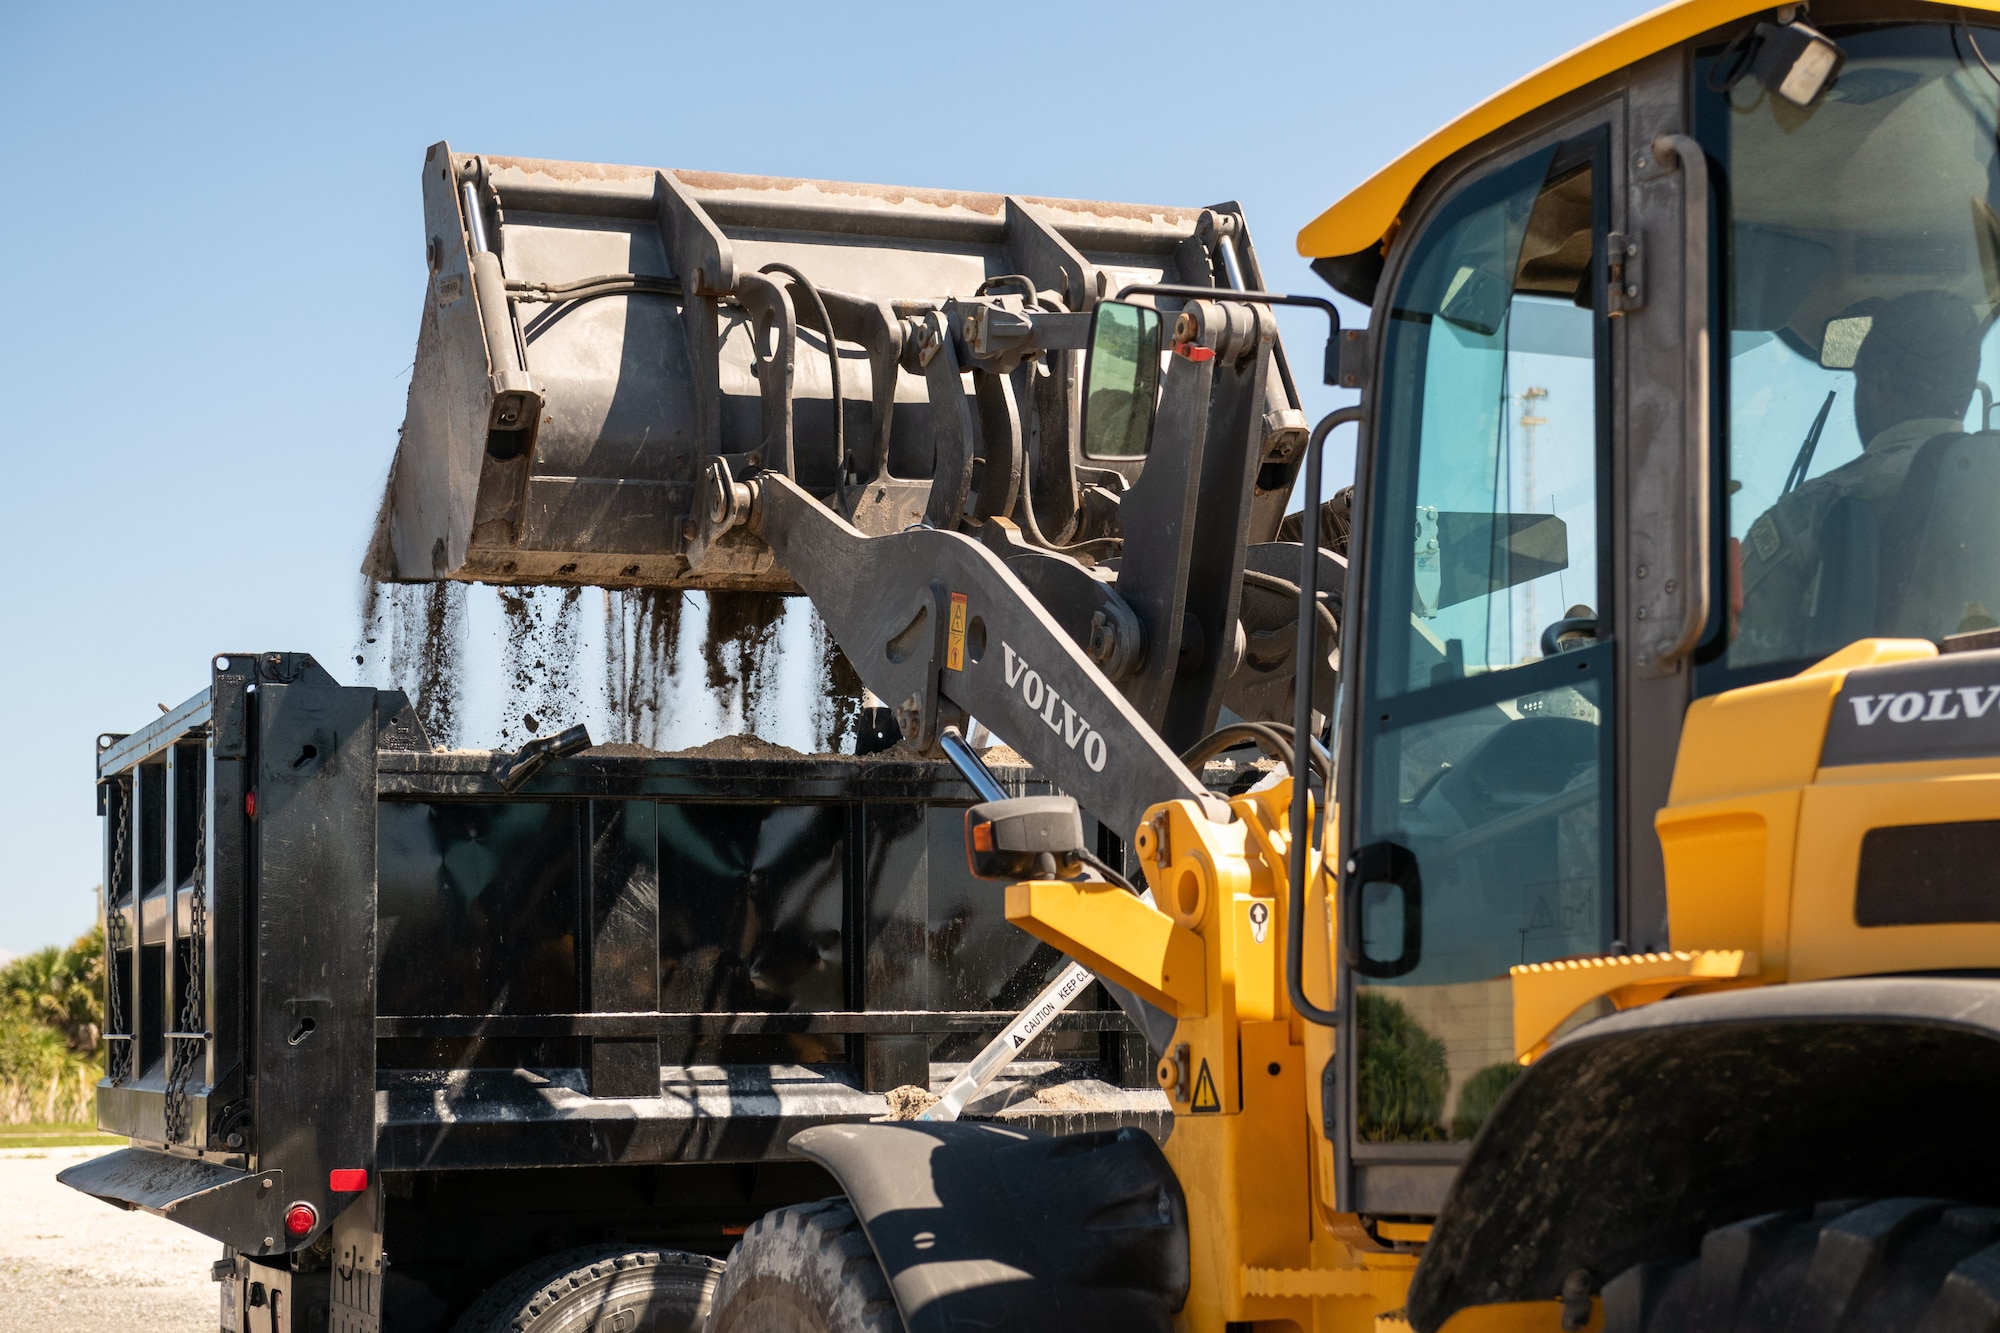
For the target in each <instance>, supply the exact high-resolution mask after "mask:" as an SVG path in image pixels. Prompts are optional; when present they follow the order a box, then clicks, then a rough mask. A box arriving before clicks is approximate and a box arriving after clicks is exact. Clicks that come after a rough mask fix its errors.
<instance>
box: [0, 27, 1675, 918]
mask: <svg viewBox="0 0 2000 1333" xmlns="http://www.w3.org/2000/svg"><path fill="white" fill-rule="evenodd" d="M1646 7H1647V6H1645V5H1643V4H1637V3H1606V2H1605V0H1598V2H1597V3H1585V2H1584V0H1539V2H1530V3H1522V4H1511V5H1493V4H1490V3H1487V4H1474V3H1433V4H1427V5H1423V6H1416V5H1381V4H1369V5H1362V4H1352V3H1334V4H1276V3H1273V4H1255V3H1240V4H1237V5H1234V6H1230V7H1227V8H1224V9H1217V8H1216V7H1214V6H1210V5H1200V6H1196V5H1180V4H1153V5H1148V6H1143V7H1141V6H1134V5H1117V6H1112V5H1093V4H1089V3H1081V4H1070V5H1064V6H1060V7H1057V6H1025V7H1017V8H1014V9H1011V10H1009V11H1008V12H1007V16H1006V18H1005V20H1004V21H1001V22H997V23H993V22H989V21H987V16H990V15H991V14H992V13H993V12H994V11H992V10H991V9H988V8H983V7H975V6H970V5H967V6H931V7H916V6H907V5H894V6H891V5H838V4H835V5H829V4H813V5H803V4H801V5H786V4H754V3H735V4H729V5H720V4H709V5H696V6H675V5H636V4H634V5H619V4H565V5H541V6H528V5H512V4H506V3H489V4H482V5H480V6H477V7H471V6H467V7H462V8H460V7H446V6H431V7H423V8H419V7H416V6H406V5H399V6H394V7H391V6H387V5H368V4H346V5H339V6H311V7H308V6H278V5H261V6H254V7H253V6H240V7H228V6H172V7H168V6H141V5H129V6H107V5H88V4H75V5H30V4H25V3H15V4H12V5H7V6H0V256H5V262H6V274H5V287H6V290H7V296H8V303H9V304H10V306H11V307H12V308H13V309H14V311H15V312H16V313H15V314H14V316H13V317H11V318H10V319H7V320H5V321H4V322H0V365H4V366H5V367H6V370H7V373H6V376H5V380H4V383H5V385H6V389H5V394H6V411H5V421H6V435H5V441H6V443H5V445H4V446H0V447H4V450H5V455H4V456H5V462H6V478H5V481H4V483H0V558H4V561H5V567H6V570H7V573H8V578H7V582H6V584H5V589H4V592H0V598H4V602H5V617H4V620H3V621H0V624H4V625H5V627H6V633H5V635H4V637H0V647H4V651H0V698H5V699H6V700H7V701H8V705H9V709H8V712H9V717H8V726H7V728H6V735H7V738H8V741H9V745H8V751H9V762H8V763H6V764H5V765H0V846H4V847H5V848H6V851H7V854H6V856H5V859H4V862H0V951H13V952H20V951H24V950H27V949H31V948H35V947H38V946H40V945H42V944H45V943H51V942H55V941H58V940H63V939H67V938H68V937H70V936H72V935H74V934H75V933H76V932H77V931H79V930H81V929H83V928H84V926H85V925H86V924H87V923H88V922H89V920H90V918H91V914H92V911H93V897H92V890H93V886H94V885H95V884H96V883H97V881H98V878H99V874H100V869H99V850H98V849H99V831H98V821H97V819H96V817H95V814H94V804H93V799H92V790H91V784H92V781H93V776H94V774H93V768H92V762H91V754H92V738H93V737H94V736H95V735H96V734H97V733H98V732H100V731H106V730H114V731H129V730H132V729H134V728H136V727H137V726H140V725H142V724H143V723H144V722H145V720H146V719H147V718H148V717H151V716H154V715H156V713H157V709H156V707H155V705H156V704H157V703H162V702H164V703H169V704H172V703H177V702H179V701H180V700H181V699H183V698H185V697H186V696H188V695H189V694H191V693H193V692H194V691H195V690H197V689H198V688H200V687H201V686H202V685H203V684H204V683H205V680H206V664H207V661H208V658H209V657H210V656H212V655H213V654H214V653H216V652H217V651H218V650H223V649H251V650H257V649H303V650H306V651H310V652H312V653H314V654H316V655H318V656H319V657H320V658H321V659H322V660H323V661H325V662H327V663H329V664H334V665H335V667H336V672H337V674H338V666H339V664H342V663H351V662H352V660H353V659H352V657H351V655H350V654H351V651H352V646H353V644H354V640H355V627H356V620H357V605H358V594H359V578H358V575H357V573H356V570H357V566H358V564H359V560H360V556H361V551H362V547H363V545H364V543H365V541H366V538H367V535H368V526H369V521H370V519H371V517H372V515H373V513H374V509H375V503H376V500H377V498H378V495H379V489H380V485H381V481H382V477H383V474H384V471H385V469H386V468H387V465H388V460H389V456H390V453H391V451H392V450H393V448H394V444H395V438H396V427H397V425H398V424H399V423H400V422H401V420H402V415H403V398H404V393H405V390H406V387H407V378H406V373H407V369H408V367H409V364H410V360H411V355H412V352H413V350H414V347H415V339H416V327H417V314H418V309H419V302H420V300H421V298H422V293H423V287H424V267H423V251H422V243H423V236H422V228H421V223H420V211H419V195H418V185H417V179H418V178H417V172H418V168H419V166H420V164H421V163H422V160H423V152H424V148H425V146H426V145H428V144H430V143H432V142H434V141H436V140H439V139H449V140H450V141H451V142H452V144H453V145H454V146H455V147H457V148H461V149H463V150H466V151H472V152H489V153H499V154H513V155H524V156H535V157H552V158H574V159H581V160H587V161H608V162H630V163H639V164H644V165H650V166H668V167H693V168H705V169H710V170H722V171H738V172H754V173H768V174H773V175H788V176H819V177H831V178H835V179H849V180H863V181H883V182H891V183H896V184H907V185H929V186H940V187H956V188H963V189H976V190H992V191H1005V192H1018V193H1023V194H1041V195H1064V196H1076V197H1083V198H1104V199H1117V200H1130V201H1143V202H1159V203H1173V204H1204V203H1211V202H1216V201H1220V200H1225V199H1237V200H1241V201H1242V202H1243V204H1244V205H1245V208H1246V211H1247V216H1248V217H1249V219H1250V222H1251V226H1252V228H1253V230H1254V232H1255V234H1256V236H1257V238H1258V241H1259V253H1260V256H1261V258H1262V259H1263V262H1264V265H1265V272H1266V274H1267V275H1268V276H1269V278H1270V280H1271V282H1272V283H1273V284H1274V285H1278V286H1288V287H1291V288H1294V289H1303V290H1323V288H1321V287H1320V286H1319V284H1318V282H1317V280H1316V279H1315V278H1314V277H1313V276H1312V275H1311V273H1310V272H1309V271H1308V270H1307V269H1306V268H1305V266H1304V264H1303V263H1302V262H1301V261H1299V260H1298V259H1296V258H1295V257H1294V256H1293V254H1292V246H1291V240H1292V235H1293V233H1294V232H1295V231H1296V230H1297V228H1298V227H1299V226H1300V225H1301V224H1302V223H1304V222H1305V221H1306V220H1308V219H1309V218H1310V217H1311V216H1312V215H1313V214H1315V213H1316V212H1318V211H1319V210H1320V209H1321V208H1323V207H1325V206H1326V205H1327V204H1329V203H1331V202H1332V201H1333V200H1334V199H1336V198H1337V197H1339V195H1340V194H1341V193H1342V192H1343V191H1344V190H1346V189H1347V188H1348V187H1350V186H1352V185H1354V184H1356V183H1357V182H1359V181H1360V180H1361V179H1363V178H1364V177H1365V176H1366V175H1367V174H1368V173H1369V172H1370V171H1371V170H1372V169H1373V168H1374V167H1376V166H1377V165H1379V164H1380V163H1381V162H1383V161H1384V160H1386V159H1387V158H1389V157H1390V156H1392V155H1393V154H1395V153H1396V152H1398V151H1400V150H1401V149H1402V148H1404V147H1406V146H1407V145H1408V144H1409V143H1411V142H1413V141H1414V140H1415V139H1417V138H1419V137H1421V136H1422V135H1423V134H1424V133H1425V132H1427V131H1429V130H1430V129H1432V128H1434V127H1435V126H1436V125H1438V124H1439V123H1441V122H1442V121H1443V120H1445V119H1446V118H1448V117H1449V116H1450V115H1451V114H1453V113H1454V112H1456V111H1457V110H1459V109H1461V108H1462V107H1464V106H1466V105H1469V104H1471V103H1472V102H1474V101H1476V100H1478V99H1479V98H1481V97H1483V96H1485V95H1486V94H1487V93H1489V92H1491V91H1493V90H1494V89H1496V88H1499V87H1500V86H1502V85H1503V84H1505V83H1507V82H1508V81H1510V80H1512V79H1513V78H1515V77H1517V76H1519V75H1520V74H1523V73H1525V72H1527V71H1528V70H1529V69H1531V68H1533V67H1534V66H1536V65H1538V64H1540V63H1542V62H1543V61H1545V60H1548V59H1550V58H1552V57H1554V56H1556V55H1559V54H1561V53H1562V52H1563V51H1565V50H1567V49H1568V48H1570V47H1572V46H1574V45H1576V44H1578V43H1579V42H1582V41H1584V40H1587V39H1588V38H1589V37H1591V36H1592V35H1594V34H1595V33H1596V32H1598V31H1600V30H1602V29H1603V28H1606V27H1609V26H1611V25H1613V24H1615V23H1617V22H1621V21H1623V20H1624V19H1626V18H1629V17H1631V16H1632V15H1634V14H1637V13H1639V12H1641V11H1642V10H1643V9H1644V8H1646ZM912 14H915V15H917V16H916V17H910V15H912ZM1176 52H1185V53H1188V54H1189V55H1190V56H1192V57H1195V58H1196V60H1198V63H1196V61H1189V62H1187V63H1182V62H1180V61H1177V59H1176ZM1287 327H1288V330H1289V331H1290V335H1291V341H1292V344H1293V348H1294V351H1293V355H1294V356H1295V357H1297V358H1301V359H1302V360H1304V361H1306V362H1307V363H1310V361H1311V360H1312V359H1314V356H1315V353H1316V348H1317V345H1318V344H1317V335H1316V331H1315V330H1314V329H1313V328H1312V326H1311V324H1310V323H1309V322H1293V323H1290V324H1288V326H1287ZM1316 393H1317V396H1315V397H1313V398H1312V399H1310V400H1309V402H1308V406H1309V407H1312V408H1325V407H1327V406H1331V405H1332V403H1333V401H1334V400H1333V399H1332V398H1331V397H1330V396H1329V395H1327V394H1326V393H1325V392H1324V391H1316ZM727 721H728V719H726V718H722V717H720V716H718V717H717V718H715V719H712V720H705V719H703V718H701V717H699V716H696V717H695V718H694V719H693V721H691V722H690V723H689V725H690V726H694V727H697V728H698V727H700V726H702V725H704V724H706V725H712V726H715V727H717V728H718V729H719V728H721V727H722V726H724V724H726V722H727ZM731 729H733V728H731ZM681 739H684V740H695V741H698V740H701V739H704V737H703V736H701V735H692V736H685V737H682V738H681Z"/></svg>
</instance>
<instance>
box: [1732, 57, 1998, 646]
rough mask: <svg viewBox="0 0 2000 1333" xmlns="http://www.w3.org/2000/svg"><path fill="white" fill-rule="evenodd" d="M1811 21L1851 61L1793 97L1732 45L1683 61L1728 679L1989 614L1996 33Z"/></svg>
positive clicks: (1969, 626)
mask: <svg viewBox="0 0 2000 1333" xmlns="http://www.w3.org/2000/svg"><path fill="white" fill-rule="evenodd" d="M1829 35H1831V36H1832V37H1833V38H1834V39H1835V40H1836V41H1838V42H1839V44H1840V46H1841V48H1842V49H1843V50H1844V51H1845V52H1846V55H1847V61H1846V64H1845V66H1844V67H1843V68H1842V69H1841V71H1840V73H1839V76H1838V78H1837V79H1836V81H1835V82H1834V84H1833V86H1832V87H1831V88H1830V89H1829V90H1828V91H1827V92H1826V93H1824V94H1823V95H1822V96H1821V97H1820V99H1819V100H1818V101H1817V102H1815V103H1814V104H1813V105H1811V106H1810V107H1805V108H1801V107H1797V106H1794V105H1792V104H1790V103H1788V102H1785V101H1783V100H1781V99H1779V98H1778V97H1776V96H1774V95H1773V94H1771V93H1770V92H1767V91H1766V90H1765V89H1764V88H1763V86H1762V85H1761V84H1760V83H1759V82H1758V81H1757V79H1756V78H1754V77H1747V78H1738V79H1734V80H1732V78H1731V71H1732V70H1733V69H1734V68H1736V67H1737V66H1738V65H1739V64H1740V61H1738V60H1737V59H1736V57H1735V55H1734V54H1733V53H1731V52H1727V51H1719V52H1717V53H1715V54H1713V55H1711V56H1709V57H1708V58H1706V59H1705V60H1704V61H1702V62H1701V63H1700V64H1699V65H1698V67H1697V72H1696V76H1695V79H1696V90H1697V98H1698V101H1699V104H1700V113H1699V128H1700V132H1701V135H1702V138H1703V141H1704V145H1705V146H1706V147H1707V149H1708V151H1709V153H1710V155H1711V157H1712V158H1713V159H1714V160H1715V161H1716V162H1717V163H1718V164H1720V166H1721V168H1722V173H1723V174H1722V176H1721V178H1720V179H1719V181H1718V185H1719V186H1720V187H1721V188H1720V189H1718V191H1717V198H1718V208H1719V212H1720V215H1721V216H1720V225H1721V228H1722V235H1723V237H1724V241H1725V243H1724V246H1723V249H1724V252H1725V253H1726V255H1727V277H1726V285H1725V288H1724V290H1725V291H1726V293H1727V297H1726V303H1727V313H1728V347H1727V356H1728V364H1727V371H1726V375H1725V376H1724V383H1725V384H1726V387H1727V391H1726V394H1725V395H1723V397H1722V401H1723V403H1724V404H1725V430H1726V441H1727V443H1726V467H1725V468H1724V469H1723V473H1722V474H1723V478H1724V480H1723V488H1724V497H1723V499H1724V504H1725V507H1726V513H1727V515H1728V528H1727V546H1726V550H1725V551H1724V552H1723V553H1722V554H1723V556H1724V558H1723V559H1722V561H1721V562H1720V564H1721V582H1722V588H1721V589H1720V591H1721V592H1722V594H1723V595H1722V596H1720V597H1718V599H1717V600H1718V602H1719V603H1720V607H1719V610H1720V616H1719V620H1720V622H1721V623H1720V624H1719V625H1718V627H1717V629H1718V632H1717V634H1716V636H1715V639H1714V641H1713V643H1714V646H1713V648H1712V649H1711V651H1710V656H1711V660H1713V661H1715V665H1716V666H1718V667H1722V668H1726V670H1727V675H1728V676H1730V677H1732V678H1733V679H1731V680H1729V681H1728V682H1727V683H1731V684H1735V683H1743V681H1742V678H1741V677H1737V675H1736V673H1737V670H1738V669H1744V668H1749V669H1756V670H1755V671H1754V674H1755V675H1758V676H1768V675H1775V674H1779V673H1780V672H1781V671H1785V670H1791V669H1796V667H1797V666H1798V665H1799V664H1801V663H1803V662H1806V661H1810V660H1813V659H1816V658H1818V657H1821V656H1824V655H1825V654H1827V653H1830V652H1832V651H1834V650H1836V649H1838V648H1840V647H1842V646H1844V645H1845V644H1848V643H1851V642H1853V641H1854V640H1856V639H1859V638H1865V637H1870V636H1897V637H1921V638H1928V639H1942V638H1944V637H1946V636H1949V635H1953V634H1959V633H1966V632H1970V631H1974V630H1982V629H1992V628H1996V627H2000V618H1996V616H1997V615H2000V523H1996V522H1995V517H1996V515H2000V431H1994V430H1990V429H1989V426H2000V421H1995V420H1994V419H1993V395H1994V386H1995V385H2000V335H1996V333H1995V329H1994V322H1995V320H1994V316H1995V309H1996V306H2000V147H1997V146H1996V137H1995V130H1996V108H2000V74H1996V73H1995V67H1994V65H1993V63H1992V62H1995V61H2000V31H1996V30H1995V29H1991V28H1980V27H1966V26H1963V25H1960V24H1906V25H1895V26H1884V27H1874V28H1868V29H1860V30H1841V29H1834V30H1832V31H1831V32H1830V34H1829ZM1713 669H1714V668H1711V671H1713ZM1715 683H1717V684H1721V683H1723V682H1715Z"/></svg>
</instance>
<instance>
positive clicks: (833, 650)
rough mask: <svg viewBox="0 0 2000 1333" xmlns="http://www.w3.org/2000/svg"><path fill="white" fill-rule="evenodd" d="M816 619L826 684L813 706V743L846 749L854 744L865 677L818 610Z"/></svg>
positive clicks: (816, 641) (821, 671) (816, 639)
mask: <svg viewBox="0 0 2000 1333" xmlns="http://www.w3.org/2000/svg"><path fill="white" fill-rule="evenodd" d="M812 622H813V643H814V645H815V646H816V647H817V648H818V649H819V676H820V682H821V685H822V686H823V692H822V693H821V694H820V696H819V698H818V699H817V700H815V701H814V706H813V744H814V745H815V747H817V748H818V749H821V750H840V749H845V748H848V747H850V746H851V745H852V743H853V740H854V736H855V732H856V731H857V726H856V723H857V722H858V721H859V720H860V717H861V695H862V693H863V689H862V685H861V677H860V675H859V674H858V673H857V672H856V671H855V670H854V664H853V663H852V662H849V661H848V660H847V654H846V653H843V652H842V651H840V645H839V644H837V643H835V642H834V641H833V635H832V633H831V632H829V631H828V629H827V627H826V622H825V621H824V620H821V619H820V618H819V616H818V614H817V613H815V614H814V616H813V618H812Z"/></svg>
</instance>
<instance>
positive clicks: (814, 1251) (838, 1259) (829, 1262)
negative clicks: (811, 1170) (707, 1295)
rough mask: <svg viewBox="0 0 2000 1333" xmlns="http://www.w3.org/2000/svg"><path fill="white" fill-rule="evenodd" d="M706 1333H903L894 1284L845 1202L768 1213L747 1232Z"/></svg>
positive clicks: (733, 1255)
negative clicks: (890, 1287)
mask: <svg viewBox="0 0 2000 1333" xmlns="http://www.w3.org/2000/svg"><path fill="white" fill-rule="evenodd" d="M707 1333H903V1317H902V1316H901V1315H900V1314H898V1313H897V1312H896V1298H895V1297H894V1296H893V1295H892V1294H891V1293H890V1291H889V1279H888V1278H887V1277H885V1276H884V1275H883V1273H882V1265H881V1263H880V1262H879V1261H877V1260H876V1258H875V1250H874V1248H873V1247H872V1246H870V1245H869V1244H868V1237H867V1236H866V1235H864V1234H862V1231H861V1223H860V1221H859V1220H858V1219H856V1217H855V1216H854V1209H853V1208H852V1207H851V1206H849V1204H848V1202H847V1200H846V1199H821V1200H820V1201H819V1202H818V1203H802V1204H798V1205H795V1206H793V1207H791V1208H780V1209H778V1210H777V1211H776V1212H773V1213H767V1214H765V1215H764V1216H763V1217H762V1218H761V1219H759V1220H758V1222H757V1223H756V1225H754V1226H752V1227H751V1228H750V1229H749V1230H748V1231H746V1232H744V1233H743V1239H742V1240H740V1241H738V1242H737V1244H736V1248H735V1250H734V1251H732V1252H731V1253H730V1256H729V1267H728V1268H727V1269H726V1270H725V1271H724V1272H723V1274H722V1285H721V1286H719V1287H717V1288H716V1291H715V1302H714V1305H713V1308H711V1309H710V1311H709V1315H708V1329H707Z"/></svg>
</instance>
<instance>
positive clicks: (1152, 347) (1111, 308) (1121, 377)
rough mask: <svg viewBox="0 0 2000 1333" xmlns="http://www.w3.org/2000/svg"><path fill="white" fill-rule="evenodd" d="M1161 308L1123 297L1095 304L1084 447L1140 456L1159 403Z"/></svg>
mask: <svg viewBox="0 0 2000 1333" xmlns="http://www.w3.org/2000/svg"><path fill="white" fill-rule="evenodd" d="M1159 387H1160V312H1159V311H1157V310H1154V309H1152V308H1151V307H1149V306H1140V305H1131V304H1128V303H1126V302H1124V301H1105V302H1102V303H1100V304H1099V305H1098V307H1097V313H1096V314H1095V315H1094V316H1092V318H1091V321H1090V359H1089V361H1088V362H1087V363H1086V364H1085V366H1084V371H1083V452H1084V453H1085V454H1086V455H1094V456H1095V457H1098V458H1144V457H1145V456H1146V451H1147V450H1148V449H1149V448H1151V446H1152V442H1153V414H1154V412H1155V411H1156V410H1158V407H1159Z"/></svg>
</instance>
